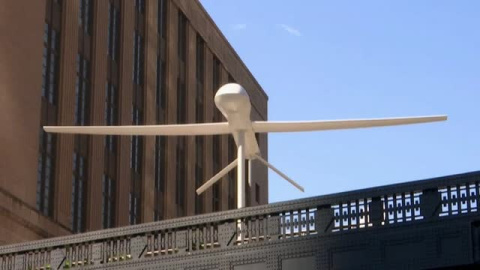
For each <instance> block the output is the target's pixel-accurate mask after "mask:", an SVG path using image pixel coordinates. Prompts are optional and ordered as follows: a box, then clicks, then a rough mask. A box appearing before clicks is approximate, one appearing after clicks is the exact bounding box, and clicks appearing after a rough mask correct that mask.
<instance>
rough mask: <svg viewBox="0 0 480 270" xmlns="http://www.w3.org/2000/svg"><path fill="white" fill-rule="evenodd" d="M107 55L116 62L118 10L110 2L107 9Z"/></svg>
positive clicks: (117, 55) (117, 56)
mask: <svg viewBox="0 0 480 270" xmlns="http://www.w3.org/2000/svg"><path fill="white" fill-rule="evenodd" d="M107 36H108V51H107V52H108V55H109V56H110V58H111V59H112V60H114V61H118V59H119V53H120V8H118V7H116V6H115V3H114V2H113V1H110V4H109V7H108V33H107Z"/></svg>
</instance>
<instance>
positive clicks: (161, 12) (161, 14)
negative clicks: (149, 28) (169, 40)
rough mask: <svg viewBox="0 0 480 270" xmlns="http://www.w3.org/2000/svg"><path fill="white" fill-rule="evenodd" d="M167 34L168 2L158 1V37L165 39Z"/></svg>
mask: <svg viewBox="0 0 480 270" xmlns="http://www.w3.org/2000/svg"><path fill="white" fill-rule="evenodd" d="M166 33H167V0H158V35H159V36H160V37H161V38H165V37H166Z"/></svg>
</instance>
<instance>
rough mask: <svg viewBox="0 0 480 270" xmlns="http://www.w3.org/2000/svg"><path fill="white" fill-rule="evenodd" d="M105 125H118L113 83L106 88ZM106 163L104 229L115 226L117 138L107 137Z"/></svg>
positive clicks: (103, 205)
mask: <svg viewBox="0 0 480 270" xmlns="http://www.w3.org/2000/svg"><path fill="white" fill-rule="evenodd" d="M105 124H106V125H107V126H111V125H117V124H118V88H117V87H116V86H115V85H114V84H113V83H111V82H107V84H106V87H105ZM104 157H105V159H104V160H105V163H104V174H103V180H102V181H103V183H102V186H103V189H102V190H103V192H102V196H103V204H102V213H103V214H102V217H103V222H102V224H103V228H112V227H114V226H115V197H116V193H115V192H116V175H117V137H116V136H111V135H110V136H105V156H104Z"/></svg>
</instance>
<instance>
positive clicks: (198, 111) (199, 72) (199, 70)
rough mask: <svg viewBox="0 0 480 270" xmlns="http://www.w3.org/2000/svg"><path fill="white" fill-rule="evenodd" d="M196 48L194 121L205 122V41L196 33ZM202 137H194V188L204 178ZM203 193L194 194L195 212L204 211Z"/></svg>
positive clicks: (197, 186) (198, 185)
mask: <svg viewBox="0 0 480 270" xmlns="http://www.w3.org/2000/svg"><path fill="white" fill-rule="evenodd" d="M196 42H197V46H196V47H197V49H196V59H197V61H196V95H195V121H196V122H197V123H203V122H205V117H204V115H205V112H204V99H205V95H204V93H205V91H204V87H205V86H204V78H205V42H204V41H203V39H202V38H201V37H200V36H199V35H197V40H196ZM204 149H205V148H204V138H203V137H201V136H197V137H196V138H195V154H196V155H195V189H197V188H199V187H200V186H201V185H202V184H203V181H204V180H205V179H204V177H205V176H204V174H205V173H204V166H205V165H204V155H205V152H204ZM203 201H204V195H203V194H202V195H197V194H195V214H201V213H203V212H204V205H203Z"/></svg>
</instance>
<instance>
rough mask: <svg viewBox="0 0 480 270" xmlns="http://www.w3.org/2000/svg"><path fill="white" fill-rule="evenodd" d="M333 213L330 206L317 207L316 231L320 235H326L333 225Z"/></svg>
mask: <svg viewBox="0 0 480 270" xmlns="http://www.w3.org/2000/svg"><path fill="white" fill-rule="evenodd" d="M332 213H333V211H332V206H331V205H330V204H326V205H320V206H318V207H317V214H316V218H315V220H316V221H315V229H316V231H317V233H318V234H323V233H326V232H327V231H328V230H329V227H330V226H332V223H333V214H332Z"/></svg>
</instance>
